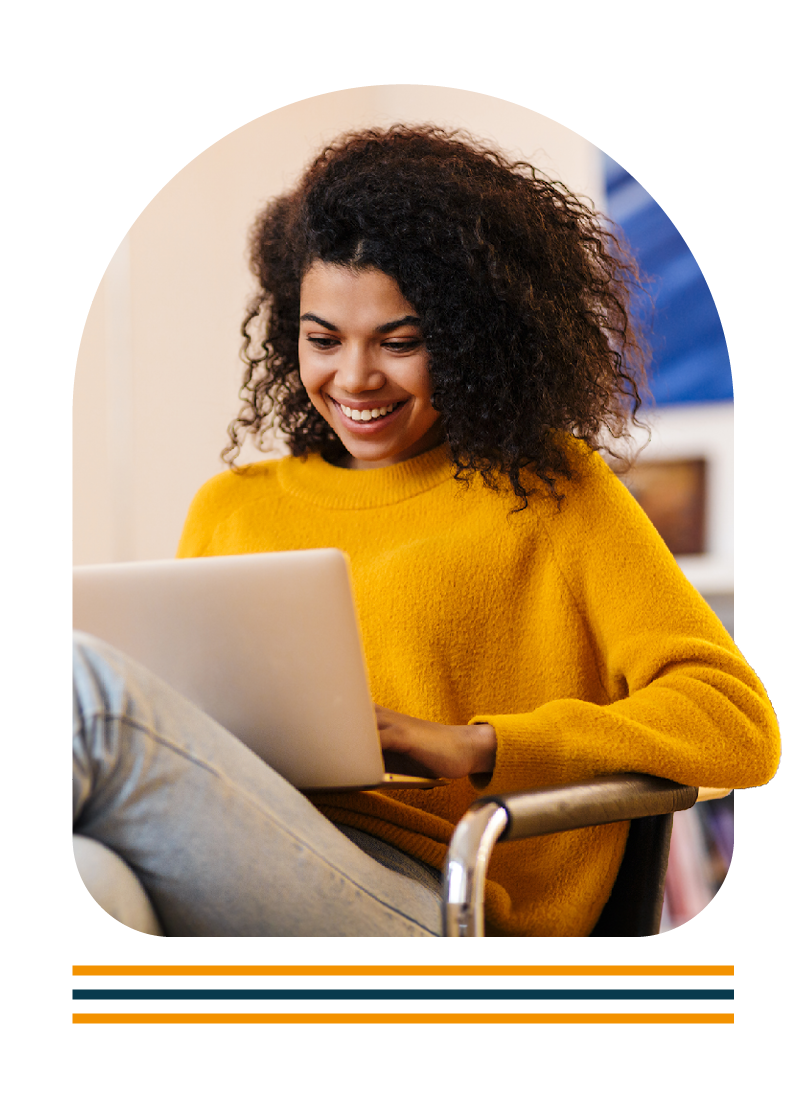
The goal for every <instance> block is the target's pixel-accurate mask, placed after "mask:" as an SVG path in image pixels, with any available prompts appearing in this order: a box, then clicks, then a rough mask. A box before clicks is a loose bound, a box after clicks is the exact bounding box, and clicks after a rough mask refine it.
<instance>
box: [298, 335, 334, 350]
mask: <svg viewBox="0 0 800 1120" xmlns="http://www.w3.org/2000/svg"><path fill="white" fill-rule="evenodd" d="M306 338H307V339H308V341H309V342H310V343H311V345H312V346H314V347H315V348H316V349H317V350H332V349H333V347H334V346H338V345H339V339H338V338H331V337H330V335H327V334H309V335H306Z"/></svg>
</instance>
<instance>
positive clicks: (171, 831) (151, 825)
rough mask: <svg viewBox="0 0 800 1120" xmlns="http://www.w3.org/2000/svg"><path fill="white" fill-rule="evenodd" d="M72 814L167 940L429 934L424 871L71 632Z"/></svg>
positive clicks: (141, 672) (429, 888) (432, 885)
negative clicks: (150, 909)
mask: <svg viewBox="0 0 800 1120" xmlns="http://www.w3.org/2000/svg"><path fill="white" fill-rule="evenodd" d="M74 692H75V716H74V732H73V758H74V761H73V820H74V829H75V831H76V832H78V833H81V834H83V835H86V836H90V837H92V838H93V839H95V840H99V841H100V842H101V843H103V844H105V845H106V846H107V847H109V848H111V849H112V850H113V851H115V852H117V854H118V855H120V856H121V857H122V859H123V860H124V861H125V862H126V863H127V864H128V865H129V866H130V867H131V868H132V869H133V871H134V872H135V873H136V875H137V876H138V878H139V880H140V881H141V883H142V885H143V886H144V888H145V890H146V892H147V894H148V895H149V897H150V899H151V901H152V902H153V905H154V907H155V909H156V911H157V913H158V916H159V918H160V920H161V924H162V926H163V928H164V930H165V932H166V933H167V934H169V935H172V936H184V937H185V936H204V937H292V936H296V937H430V936H438V935H439V934H440V933H441V915H440V902H439V897H440V896H439V888H438V876H437V873H436V872H435V871H434V870H433V868H429V867H427V865H425V864H422V863H420V862H419V861H418V860H416V859H414V858H413V857H411V856H408V855H406V854H405V853H403V852H401V851H399V850H398V849H396V848H394V847H392V846H391V845H389V844H386V843H384V842H383V841H381V840H378V839H377V838H374V837H371V836H368V835H367V834H366V833H362V832H359V831H358V830H356V829H349V828H347V829H345V828H342V829H340V828H337V827H336V826H335V825H333V824H331V822H330V821H328V820H327V819H326V818H325V817H324V816H323V815H322V814H321V813H320V812H319V811H318V810H317V809H316V808H315V807H314V806H313V805H312V804H311V802H310V801H308V800H307V798H305V797H304V796H303V795H302V794H301V793H299V792H298V791H297V790H296V789H295V788H294V787H293V786H291V785H289V783H288V782H286V781H284V779H283V778H281V777H280V775H279V774H277V773H276V772H275V771H274V770H272V769H271V768H270V767H269V766H268V765H267V764H266V763H264V762H263V761H262V760H261V759H260V758H258V757H257V756H256V755H255V754H253V752H252V751H250V750H249V749H248V748H247V747H245V746H244V745H243V744H242V743H241V742H239V740H238V739H235V738H234V737H233V736H232V735H230V734H229V733H228V732H227V731H226V730H225V729H224V728H222V727H221V726H220V725H219V724H217V723H216V722H214V721H213V720H212V719H210V718H209V717H208V716H207V715H205V713H204V712H201V711H200V710H199V709H198V708H196V707H195V706H194V705H193V704H191V703H190V702H189V701H188V700H186V699H184V698H183V697H182V696H180V695H179V694H178V693H177V692H175V691H174V690H173V689H171V688H170V687H169V686H168V685H166V684H165V683H164V682H163V681H161V680H159V679H158V678H157V677H155V676H154V675H153V674H152V673H150V672H149V671H148V670H146V669H145V668H143V667H142V666H141V665H138V664H137V663H136V662H133V661H131V660H130V659H129V658H127V657H125V656H124V655H123V654H121V653H119V652H118V651H116V650H114V649H112V648H111V647H110V646H108V645H106V644H105V643H104V642H101V641H99V640H98V639H95V638H91V637H88V636H87V635H84V634H79V635H76V638H75V651H74Z"/></svg>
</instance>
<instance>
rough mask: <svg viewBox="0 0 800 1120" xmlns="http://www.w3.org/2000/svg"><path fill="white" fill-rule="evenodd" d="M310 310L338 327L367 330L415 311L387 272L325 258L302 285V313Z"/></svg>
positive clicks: (309, 271) (306, 276)
mask: <svg viewBox="0 0 800 1120" xmlns="http://www.w3.org/2000/svg"><path fill="white" fill-rule="evenodd" d="M308 312H314V313H315V314H317V315H320V316H321V317H322V318H325V319H329V320H331V322H334V323H336V325H337V326H345V325H350V326H353V327H359V328H360V327H364V328H365V329H372V328H374V327H375V326H377V325H379V324H380V323H385V322H389V321H391V320H393V319H401V318H403V317H404V316H406V315H413V314H414V313H415V312H414V308H413V307H412V306H411V304H410V303H408V301H407V300H406V299H405V298H404V297H403V294H402V292H401V291H400V289H399V288H398V286H397V283H396V281H395V280H393V279H392V277H391V276H387V275H386V273H385V272H380V271H379V270H378V269H377V268H364V269H358V270H355V269H351V268H346V267H345V266H343V265H338V264H326V263H324V262H323V261H317V262H316V263H315V264H313V265H312V266H311V268H310V269H309V270H308V272H307V273H306V275H305V277H304V278H303V282H302V285H301V287H300V314H301V315H302V314H306V313H308ZM326 312H327V313H326Z"/></svg>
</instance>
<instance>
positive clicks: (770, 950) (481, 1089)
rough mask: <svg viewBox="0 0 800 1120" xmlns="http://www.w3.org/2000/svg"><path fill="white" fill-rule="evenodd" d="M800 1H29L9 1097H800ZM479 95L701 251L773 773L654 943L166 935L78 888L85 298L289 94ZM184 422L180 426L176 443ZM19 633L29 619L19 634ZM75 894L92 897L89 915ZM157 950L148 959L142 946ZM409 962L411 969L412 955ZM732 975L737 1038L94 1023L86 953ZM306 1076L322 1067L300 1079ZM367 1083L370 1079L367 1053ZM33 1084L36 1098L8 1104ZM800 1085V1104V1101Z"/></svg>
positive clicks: (748, 636)
mask: <svg viewBox="0 0 800 1120" xmlns="http://www.w3.org/2000/svg"><path fill="white" fill-rule="evenodd" d="M789 10H790V9H789V8H788V7H787V6H785V5H783V4H779V3H775V2H770V0H768V2H766V3H762V4H760V5H758V7H757V8H755V9H751V10H750V12H749V13H748V16H747V19H745V16H744V15H739V14H737V11H738V10H737V8H736V6H734V5H729V4H723V3H715V2H703V0H692V2H687V0H673V2H672V3H670V4H669V5H644V4H641V2H638V3H625V2H623V0H610V2H607V3H604V4H602V3H600V4H598V3H591V4H588V3H572V4H570V5H564V6H563V7H562V8H561V9H558V10H557V9H556V8H555V6H554V5H552V4H547V5H544V4H542V5H537V4H534V3H530V2H529V3H527V4H524V5H523V4H518V3H515V2H510V0H496V2H495V3H492V4H487V5H481V6H478V5H471V4H467V3H464V4H461V5H454V4H440V5H439V6H434V5H432V4H431V3H430V0H427V2H426V3H418V2H417V0H410V2H407V3H405V4H402V5H395V6H392V7H389V8H387V7H382V8H377V7H375V6H373V5H366V4H365V5H360V4H355V3H348V2H340V3H337V4H325V5H319V4H316V3H314V2H312V0H307V2H306V3H304V4H300V5H298V4H295V5H288V4H280V5H274V6H273V5H270V4H269V3H268V2H267V0H261V2H260V3H249V2H245V0H238V2H237V0H232V2H229V3H228V4H226V5H225V6H224V7H223V6H222V5H218V6H217V5H208V4H205V5H204V4H202V3H201V2H199V0H196V2H195V3H192V4H184V3H179V2H170V0H161V2H159V3H153V2H151V0H143V2H140V3H139V4H137V5H135V6H134V5H126V6H123V5H118V4H108V3H89V2H86V0H83V2H81V0H76V2H74V3H72V4H69V5H66V4H64V5H56V4H54V3H40V4H36V3H31V4H28V5H26V6H22V5H18V6H17V7H16V8H15V9H14V10H13V11H12V12H10V13H9V14H8V15H7V16H6V19H5V25H6V26H5V40H6V41H5V46H4V52H3V53H4V58H3V65H2V67H0V72H2V74H3V79H2V80H3V83H4V86H5V89H4V91H3V101H2V104H3V107H4V109H5V111H6V114H7V116H8V121H7V124H6V128H5V132H4V134H5V136H6V142H5V152H4V154H5V155H6V159H7V162H6V168H5V171H4V174H3V177H2V183H3V195H4V198H3V209H2V216H3V223H4V242H5V243H6V244H7V245H8V246H9V248H7V249H4V253H3V300H2V307H3V312H4V317H5V325H4V327H3V330H2V333H1V334H0V341H1V342H2V348H3V359H4V360H3V364H2V369H3V394H4V396H3V405H4V407H3V410H2V414H1V415H2V424H3V442H2V447H3V451H4V454H5V464H4V466H5V488H4V499H5V510H4V513H5V550H4V574H5V579H4V581H3V592H4V600H3V601H4V615H3V617H4V620H6V622H5V626H4V631H5V635H6V643H5V651H4V671H3V673H2V677H0V679H2V681H3V686H4V689H3V695H4V709H5V712H4V731H5V734H4V742H5V762H6V768H5V773H4V778H5V782H4V794H5V796H4V810H5V812H4V824H5V826H6V829H7V834H6V838H5V842H4V852H5V854H6V864H7V871H6V876H5V896H6V903H7V906H6V911H7V916H6V920H5V922H4V928H5V930H6V931H7V932H8V933H9V934H10V935H11V936H10V938H9V945H8V948H7V950H6V962H7V971H8V973H9V975H8V976H7V978H6V991H7V993H9V994H10V995H11V996H12V997H13V998H12V999H11V1000H9V1001H8V1002H7V1004H6V1008H7V1009H6V1017H5V1018H6V1024H7V1028H8V1030H9V1033H8V1036H7V1047H8V1046H9V1044H10V1046H11V1047H12V1048H13V1058H12V1061H11V1062H10V1068H11V1070H12V1076H11V1079H10V1080H6V1082H5V1086H4V1088H5V1096H6V1098H7V1099H9V1098H10V1099H11V1100H12V1108H11V1114H12V1115H25V1116H51V1115H59V1116H61V1115H66V1116H69V1115H80V1116H95V1115H97V1116H100V1115H103V1116H105V1115H108V1114H114V1115H116V1116H120V1117H128V1116H131V1117H132V1116H138V1115H140V1114H141V1113H142V1112H143V1111H145V1110H146V1111H147V1112H148V1113H149V1114H151V1115H154V1116H171V1115H173V1114H175V1115H181V1116H184V1115H187V1116H188V1115H191V1116H202V1117H206V1116H208V1117H212V1116H213V1117H216V1116H218V1115H222V1114H225V1115H240V1114H244V1113H245V1112H246V1114H247V1115H248V1116H252V1115H256V1116H262V1115H272V1114H274V1113H275V1112H276V1111H284V1110H285V1111H288V1112H291V1113H292V1114H295V1115H301V1116H306V1115H312V1114H313V1113H315V1112H317V1111H319V1112H323V1111H324V1113H325V1114H326V1115H333V1116H338V1115H340V1114H341V1115H345V1114H346V1115H348V1116H350V1115H353V1114H355V1115H360V1114H367V1113H368V1114H375V1113H380V1114H381V1115H383V1116H391V1117H394V1116H398V1117H399V1116H403V1115H405V1114H406V1113H408V1112H409V1110H411V1109H415V1110H416V1111H417V1112H420V1113H422V1114H424V1115H438V1114H439V1113H440V1110H441V1111H443V1110H445V1109H447V1110H448V1111H449V1112H455V1111H456V1110H459V1111H461V1110H463V1109H464V1108H465V1107H466V1108H468V1110H469V1114H470V1115H479V1114H481V1113H482V1112H483V1111H484V1110H485V1109H489V1108H492V1109H497V1108H500V1109H502V1110H504V1111H505V1110H506V1109H508V1108H509V1107H511V1108H518V1109H522V1110H524V1111H526V1112H534V1111H536V1112H543V1111H545V1110H546V1112H547V1113H553V1112H555V1113H556V1115H558V1116H570V1117H571V1116H578V1115H584V1114H585V1113H587V1112H588V1113H589V1114H591V1115H595V1116H601V1117H602V1116H611V1115H614V1116H616V1115H617V1114H618V1113H619V1112H620V1111H622V1110H624V1111H625V1112H633V1111H636V1112H639V1111H642V1112H645V1113H648V1114H650V1115H653V1116H657V1117H658V1116H665V1117H666V1116H671V1115H673V1114H675V1113H682V1114H683V1115H689V1116H702V1115H704V1114H706V1113H707V1112H708V1111H710V1110H711V1109H722V1108H731V1107H736V1108H737V1110H738V1111H740V1112H745V1111H755V1110H756V1109H758V1112H759V1113H764V1114H766V1115H770V1114H771V1113H773V1112H776V1111H777V1110H778V1108H782V1106H783V1099H782V1098H783V1095H784V1094H785V1093H786V1091H787V1089H788V1088H789V1075H790V1067H789V1057H790V1055H791V1056H792V1057H793V1056H794V1053H795V1048H794V1046H792V1047H791V1049H790V1035H789V1030H790V1027H789V1024H791V1023H792V1022H793V1021H794V1019H795V1006H794V998H795V995H796V980H795V975H796V968H795V958H794V954H792V955H791V956H790V945H791V947H792V948H793V947H794V943H795V941H796V935H795V933H794V918H793V909H794V906H793V896H794V874H793V871H794V847H795V832H794V829H793V828H790V826H791V821H792V816H793V813H792V810H793V808H794V805H793V801H794V796H795V791H794V788H793V782H794V781H796V761H795V757H796V756H795V746H794V744H795V740H796V735H797V725H798V719H797V715H796V707H795V702H796V701H795V692H796V688H795V687H794V676H795V673H794V672H793V666H795V665H796V663H797V657H796V654H795V653H794V652H793V643H791V638H792V637H793V636H794V630H795V627H796V622H797V602H796V583H795V579H794V574H795V571H796V568H797V561H796V559H795V556H794V541H795V535H796V527H795V518H796V509H797V501H796V498H795V497H794V492H795V479H794V470H795V456H794V454H793V452H794V447H793V436H794V429H795V426H796V421H795V413H796V409H797V405H798V391H797V371H796V361H795V357H794V353H793V350H792V349H791V348H790V344H789V325H790V324H791V323H793V322H794V321H795V319H796V289H795V286H794V280H793V277H792V276H790V275H789V264H790V262H793V261H794V260H796V258H797V245H796V240H795V241H794V242H793V240H792V239H793V238H795V237H796V234H795V227H796V221H795V220H794V218H793V216H792V209H793V192H794V189H795V186H796V180H797V169H796V167H795V166H793V165H792V164H791V163H790V160H791V154H792V145H793V140H792V137H791V127H792V126H791V123H790V116H789V105H788V102H789V100H790V94H791V92H792V90H791V89H790V85H789V77H788V75H789V74H790V72H791V69H792V67H793V62H794V60H793V59H792V57H791V56H790V53H789V42H790V35H789V28H788V18H789V17H788V15H784V14H782V13H784V12H786V13H788V12H789ZM384 83H385V84H388V83H420V84H430V85H445V86H452V87H456V88H465V89H472V90H476V91H478V92H483V93H486V94H490V95H492V96H495V97H502V98H506V99H507V100H510V101H513V102H517V103H520V104H523V105H525V106H527V107H528V108H531V109H534V110H535V111H537V112H539V113H542V114H544V115H546V116H550V117H553V118H554V119H556V120H558V121H559V122H560V123H562V124H564V125H566V126H568V127H569V128H572V129H574V130H575V131H576V132H579V133H580V134H581V135H584V136H586V137H588V138H589V139H590V140H592V141H593V142H594V143H595V144H597V145H598V147H600V148H602V149H603V150H605V151H606V152H608V153H609V154H610V155H611V156H613V157H614V158H615V159H616V160H617V161H618V162H619V163H621V164H622V165H623V166H624V167H626V168H627V169H628V170H629V171H630V172H631V174H632V175H633V176H635V178H637V179H638V180H639V181H640V182H641V183H642V185H643V186H644V187H645V188H646V189H647V190H648V191H650V193H651V194H652V195H653V196H654V197H655V198H656V200H657V201H658V202H659V204H660V205H661V206H663V208H664V209H665V210H666V212H667V213H668V214H669V216H670V217H671V218H672V220H673V221H674V222H675V224H676V226H677V227H678V229H679V230H680V232H681V233H682V234H683V236H684V237H685V239H686V241H687V243H688V244H689V246H690V248H691V250H692V252H693V253H694V255H695V257H696V258H697V260H698V263H699V264H700V267H701V268H702V270H703V272H704V274H705V276H706V279H707V281H708V283H709V286H710V288H711V291H712V293H713V295H714V297H715V299H716V301H717V306H718V309H719V312H720V315H721V318H722V322H723V326H724V328H725V332H726V336H727V341H728V346H729V349H730V355H731V362H732V366H733V374H734V389H735V399H736V416H737V425H736V439H737V443H736V479H735V483H736V565H737V568H736V581H737V582H736V594H737V598H736V634H737V641H738V642H739V644H740V646H741V648H742V650H743V652H744V653H745V655H746V656H747V657H748V659H749V660H750V661H751V662H752V664H753V665H754V667H755V668H756V670H757V671H758V672H759V674H760V675H761V677H762V679H763V680H764V682H765V684H766V686H767V689H768V691H769V692H770V695H771V697H772V700H773V703H774V705H775V708H776V710H777V713H778V717H779V720H780V722H781V726H782V730H783V737H784V750H785V757H784V761H783V763H782V766H781V770H780V773H779V775H778V777H777V778H776V779H775V781H774V782H773V783H772V784H771V785H770V786H768V787H766V788H765V789H762V790H757V791H751V792H749V793H743V794H741V795H738V796H737V821H736V847H737V850H736V855H735V858H734V865H733V869H732V871H731V875H730V877H729V881H728V882H727V883H726V884H725V886H724V888H723V890H722V891H721V893H720V895H719V897H718V898H717V899H716V900H715V902H714V904H713V905H712V907H710V908H709V910H708V911H707V912H706V913H704V914H703V915H701V917H700V918H698V919H697V920H695V921H694V922H692V923H690V924H689V925H688V926H686V927H682V928H681V929H679V930H676V931H673V932H672V933H670V934H667V935H664V936H663V937H661V938H657V939H645V940H642V941H641V942H638V941H637V942H635V943H633V944H631V943H627V942H619V943H617V942H609V943H606V942H589V941H586V942H584V941H581V942H577V941H576V942H572V941H563V942H561V941H546V942H545V941H539V940H531V941H530V942H521V941H520V942H518V941H508V942H505V941H504V942H498V941H486V942H482V943H479V944H471V945H469V946H464V945H463V944H461V943H450V942H442V943H440V944H437V945H435V946H429V945H427V944H426V945H425V946H412V945H410V944H406V943H405V942H402V943H398V942H394V941H392V942H380V943H378V942H375V943H372V942H364V941H361V940H358V941H355V940H354V941H353V943H352V944H340V943H338V942H333V941H331V942H323V943H319V942H313V943H311V942H306V941H301V940H298V939H294V940H292V941H291V942H280V943H275V942H271V941H270V942H267V941H263V942H262V941H259V942H256V943H252V942H244V941H229V942H226V943H221V942H213V943H211V942H192V943H191V945H189V944H184V943H183V942H179V941H177V940H176V941H174V942H166V943H164V942H159V943H156V942H155V939H151V940H150V941H146V940H145V939H144V938H143V937H140V936H138V935H136V934H134V933H132V932H129V931H125V930H121V929H120V930H117V928H116V927H115V928H114V930H113V932H112V931H111V928H110V920H108V921H106V920H105V917H104V916H103V915H102V914H99V913H95V912H94V911H92V910H90V909H89V906H90V901H89V900H88V898H86V899H85V900H84V899H83V896H81V895H80V894H79V893H77V892H76V889H75V887H76V882H75V874H76V873H75V871H74V868H73V867H72V864H71V854H70V852H69V845H68V843H67V842H66V833H67V828H68V822H67V807H66V806H67V796H66V783H67V769H66V759H65V755H66V749H65V744H64V743H63V740H64V738H65V736H66V723H67V719H68V710H69V707H68V706H69V685H68V683H67V682H68V679H69V678H68V659H69V650H68V644H67V632H68V628H69V593H68V589H69V584H68V580H69V566H70V541H69V520H70V519H69V508H70V479H69V469H68V466H67V464H68V462H69V450H70V449H69V435H68V433H69V416H70V392H71V381H72V372H73V369H74V364H75V359H76V355H77V351H78V345H79V341H80V334H81V330H82V327H83V323H84V321H85V318H86V315H87V313H88V309H89V305H90V303H91V299H92V296H93V294H94V291H95V288H96V286H97V284H98V282H99V280H100V277H101V276H102V274H103V271H104V269H105V267H106V265H107V263H108V260H109V259H110V257H111V255H112V253H113V251H114V250H115V248H116V246H117V245H118V244H119V242H120V240H121V238H122V237H123V235H124V233H125V232H126V230H127V229H128V227H129V226H130V225H131V223H132V222H133V220H134V219H135V218H136V216H137V214H138V213H139V212H140V211H141V210H142V208H143V207H144V206H145V205H146V204H147V203H148V201H149V200H150V199H151V198H152V197H153V195H154V194H155V193H156V192H157V191H158V190H159V189H160V188H161V187H162V186H163V185H164V183H166V182H167V180H168V179H170V178H171V176H173V175H174V174H175V173H176V172H177V171H178V170H179V169H180V168H181V167H182V166H184V165H185V164H186V163H187V162H188V161H189V160H190V159H192V158H193V157H194V156H196V155H197V154H198V153H199V152H200V151H202V150H203V149H204V148H206V147H207V146H208V145H209V144H211V143H213V142H215V141H216V140H218V139H219V138H220V137H222V136H224V135H225V134H227V133H228V132H230V131H231V130H233V129H234V128H237V127H238V126H240V125H242V124H243V123H245V122H246V121H248V120H251V119H253V118H254V117H256V116H259V115H261V114H263V113H265V112H269V111H270V110H272V109H274V108H277V107H279V106H281V105H284V104H287V103H290V102H293V101H296V100H299V99H301V98H306V97H311V96H314V95H316V94H320V93H324V92H326V91H329V90H333V89H341V88H349V87H353V86H357V85H375V84H384ZM173 438H175V439H179V438H181V433H180V432H178V431H176V432H175V433H174V435H173ZM9 620H10V621H9ZM78 899H80V900H81V901H80V902H78V901H76V900H78ZM156 944H157V952H158V954H159V955H158V956H157V957H156V956H154V955H153V954H154V953H155V952H156V949H155V948H154V946H156ZM417 954H422V955H421V956H417ZM149 956H150V957H152V959H160V960H164V961H165V962H166V961H169V960H172V961H175V962H187V963H188V962H190V961H197V962H201V961H202V962H206V963H211V962H213V961H215V960H217V961H226V962H233V961H236V960H240V961H242V962H248V963H255V962H259V961H264V962H267V961H270V960H274V961H282V962H287V963H288V962H292V961H298V962H299V961H315V960H316V961H320V962H322V961H342V962H345V961H366V962H369V961H375V962H378V961H386V962H392V961H398V962H409V963H410V962H412V961H413V960H415V959H420V960H424V961H425V963H440V962H441V963H445V962H448V963H449V962H456V961H461V960H463V961H471V962H479V961H486V962H492V963H494V962H498V963H525V962H530V963H539V962H541V963H547V962H552V963H571V962H575V963H577V962H581V961H585V962H586V963H606V962H607V963H612V962H614V961H620V962H626V963H635V962H637V961H640V962H642V963H645V962H652V963H657V962H664V963H680V962H682V961H685V962H687V963H699V964H704V963H733V964H735V965H736V969H737V978H736V989H737V1000H736V1008H735V1009H736V1017H737V1023H736V1025H735V1026H734V1027H710V1026H707V1027H699V1026H693V1027H666V1026H664V1027H611V1026H606V1027H588V1026H575V1027H494V1028H490V1027H486V1028H473V1027H458V1028H444V1027H406V1028H403V1027H384V1028H380V1027H372V1028H370V1027H334V1028H330V1027H329V1028H325V1027H292V1028H289V1027H284V1028H260V1027H220V1028H216V1027H215V1028H211V1027H194V1028H188V1027H184V1028H180V1027H158V1028H153V1027H149V1028H141V1027H139V1028H137V1027H72V1026H71V1025H70V1022H69V1020H70V1011H71V1009H70V1005H69V999H68V993H69V989H70V987H71V977H70V974H69V969H70V967H71V965H72V964H73V963H80V962H98V963H99V962H100V961H108V962H113V961H119V962H124V961H129V960H139V961H144V960H147V959H148V957H149ZM311 1071H313V1073H312V1072H311ZM365 1071H366V1072H365ZM15 1097H16V1098H17V1101H18V1103H14V1098H15ZM789 1099H792V1098H791V1096H790V1097H789Z"/></svg>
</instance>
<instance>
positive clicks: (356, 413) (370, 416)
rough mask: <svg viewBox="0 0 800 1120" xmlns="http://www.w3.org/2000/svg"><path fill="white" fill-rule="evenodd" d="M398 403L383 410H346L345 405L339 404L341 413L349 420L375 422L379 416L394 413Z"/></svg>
mask: <svg viewBox="0 0 800 1120" xmlns="http://www.w3.org/2000/svg"><path fill="white" fill-rule="evenodd" d="M400 403H401V402H400V401H396V402H395V403H394V404H390V405H388V406H387V407H384V408H361V409H359V408H348V407H347V405H346V404H340V405H339V408H341V410H342V412H343V413H344V414H345V416H346V417H347V418H348V419H349V420H361V421H362V422H363V421H364V420H377V419H378V417H379V416H388V415H389V413H390V412H394V410H395V409H396V408H397V406H398V405H399V404H400Z"/></svg>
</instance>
